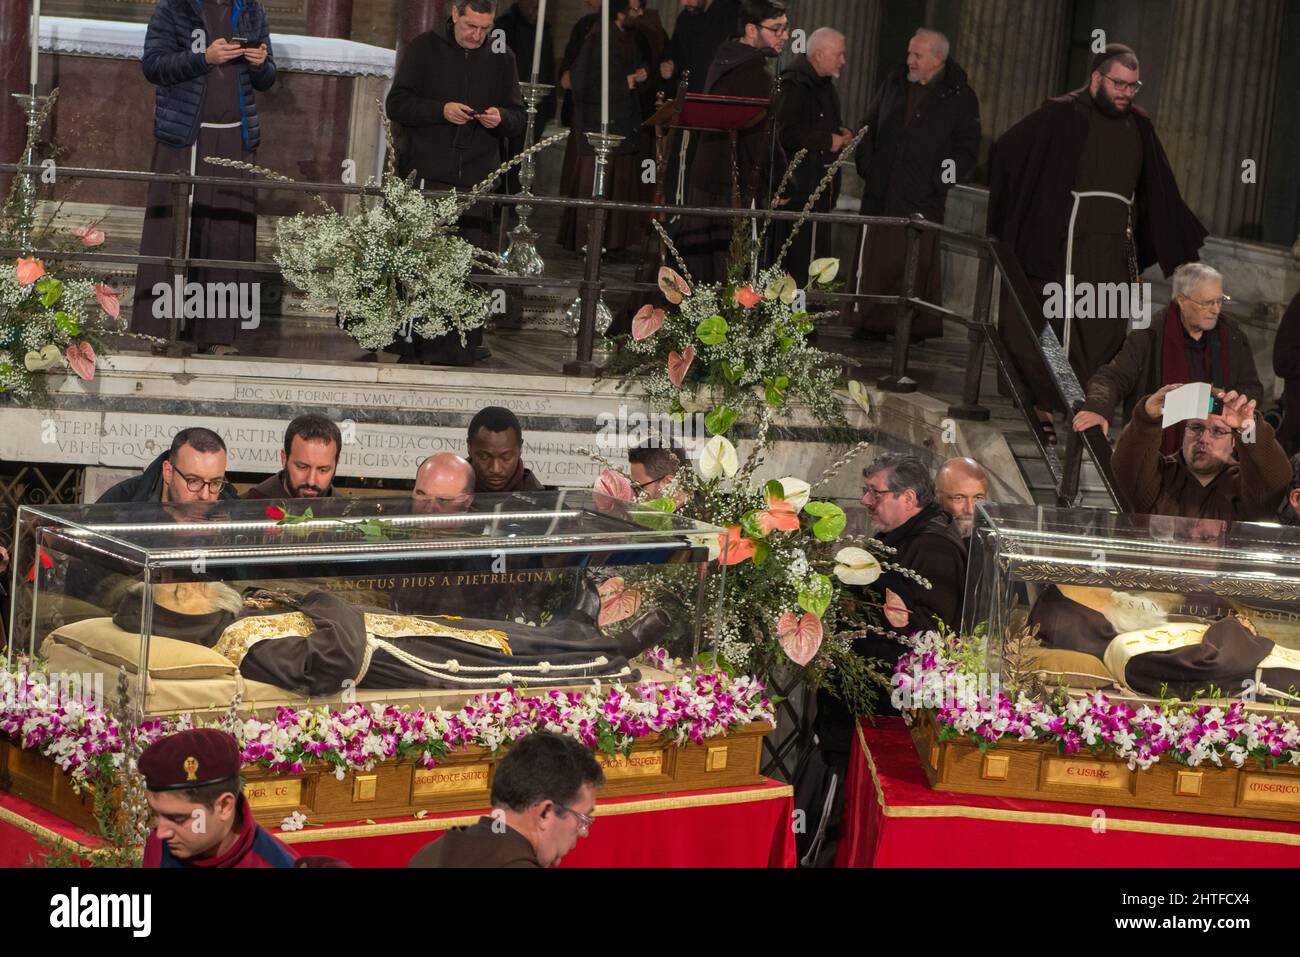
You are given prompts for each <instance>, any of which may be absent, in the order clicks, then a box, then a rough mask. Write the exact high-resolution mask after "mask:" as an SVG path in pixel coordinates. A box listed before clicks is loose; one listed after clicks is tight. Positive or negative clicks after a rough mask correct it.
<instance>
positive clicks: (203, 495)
mask: <svg viewBox="0 0 1300 957" xmlns="http://www.w3.org/2000/svg"><path fill="white" fill-rule="evenodd" d="M238 497H239V496H238V495H236V494H235V487H234V486H233V485H231V484H230V482H228V481H227V480H226V443H225V442H223V441H222V439H221V436H219V435H217V433H215V432H213V431H212V430H211V429H205V428H202V427H201V426H193V427H191V428H188V429H182V430H181V431H179V432H177V433H176V437H175V438H174V439H172V444H171V448H169V449H168V450H167V451H165V452H163V453H162V454H161V455H159V456H158V457H157V458H156V459H154V460H153V462H152V463H151V464H150V465H149V467H148V468H147V469H145V470H144V472H143V473H141V474H140V475H137V476H135V477H134V478H129V479H125V480H123V481H121V482H118V483H117V484H116V485H114V486H113V487H112V488H110V489H109V490H108V491H107V492H105V493H104V494H103V495H101V496H100V497H99V499H98V500H97V504H102V503H105V502H109V503H122V502H172V503H176V504H182V503H185V502H211V501H215V500H217V499H234V498H238Z"/></svg>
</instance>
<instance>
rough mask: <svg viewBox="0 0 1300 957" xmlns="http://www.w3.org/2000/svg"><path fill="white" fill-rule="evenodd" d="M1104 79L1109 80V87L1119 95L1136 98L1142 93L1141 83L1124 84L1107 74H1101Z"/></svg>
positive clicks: (1136, 81)
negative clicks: (1125, 94) (1126, 94)
mask: <svg viewBox="0 0 1300 957" xmlns="http://www.w3.org/2000/svg"><path fill="white" fill-rule="evenodd" d="M1102 77H1103V78H1104V79H1107V80H1110V85H1111V86H1113V87H1114V88H1115V89H1116V90H1117V91H1118V92H1120V93H1128V94H1130V95H1131V96H1137V95H1138V94H1139V93H1141V92H1142V81H1141V80H1134V81H1133V82H1132V83H1125V82H1124V81H1123V80H1117V79H1115V78H1114V77H1113V76H1110V75H1109V74H1106V73H1103V74H1102Z"/></svg>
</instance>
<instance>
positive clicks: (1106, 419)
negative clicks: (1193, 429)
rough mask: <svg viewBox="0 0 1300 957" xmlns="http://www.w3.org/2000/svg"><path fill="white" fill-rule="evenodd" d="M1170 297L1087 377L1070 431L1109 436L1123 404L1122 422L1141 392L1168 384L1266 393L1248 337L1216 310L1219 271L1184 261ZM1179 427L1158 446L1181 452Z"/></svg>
mask: <svg viewBox="0 0 1300 957" xmlns="http://www.w3.org/2000/svg"><path fill="white" fill-rule="evenodd" d="M1173 287H1174V299H1173V302H1171V303H1170V304H1169V306H1168V308H1167V309H1163V310H1161V312H1159V313H1158V314H1157V315H1156V317H1155V319H1153V320H1152V322H1151V328H1149V329H1139V330H1137V331H1135V332H1133V333H1131V334H1130V335H1129V337H1128V339H1127V340H1125V342H1124V347H1123V348H1122V349H1121V350H1120V351H1119V354H1118V355H1117V356H1115V358H1114V359H1112V360H1111V361H1110V362H1108V363H1107V364H1106V365H1104V366H1102V367H1101V368H1100V369H1098V370H1097V372H1096V374H1095V375H1093V377H1092V378H1091V379H1089V380H1088V384H1087V387H1086V388H1087V393H1088V398H1087V401H1086V402H1084V404H1083V408H1082V409H1081V410H1080V411H1079V412H1078V413H1077V414H1076V415H1075V417H1074V430H1075V431H1076V432H1082V431H1083V430H1084V429H1088V428H1091V427H1092V426H1094V425H1099V426H1101V430H1102V432H1103V433H1105V434H1106V435H1108V436H1109V434H1110V417H1111V415H1112V414H1113V413H1114V411H1115V406H1116V405H1119V404H1121V403H1122V404H1123V406H1124V421H1125V422H1127V421H1128V420H1129V419H1130V418H1131V417H1132V415H1133V407H1134V406H1135V405H1136V404H1137V401H1138V399H1139V398H1140V397H1142V396H1145V395H1151V394H1152V393H1153V392H1156V391H1158V390H1159V389H1160V387H1161V386H1165V385H1172V384H1174V383H1187V382H1209V383H1211V384H1212V385H1214V386H1216V387H1218V388H1220V389H1224V390H1228V391H1233V392H1238V393H1240V394H1241V395H1244V396H1247V397H1248V398H1251V399H1254V400H1255V401H1256V402H1259V401H1262V400H1263V398H1264V387H1263V386H1262V385H1260V381H1259V372H1258V371H1257V370H1256V368H1255V356H1254V353H1253V352H1252V351H1251V348H1250V342H1249V341H1248V340H1247V338H1246V334H1245V333H1244V332H1242V331H1241V330H1240V329H1239V328H1238V327H1237V325H1236V324H1235V323H1233V321H1232V320H1231V319H1229V318H1228V317H1227V316H1226V315H1223V314H1222V313H1221V310H1222V308H1223V303H1224V302H1225V301H1226V300H1227V298H1228V297H1227V296H1225V295H1224V294H1223V276H1222V275H1221V274H1220V273H1219V271H1218V270H1217V269H1214V268H1213V267H1210V266H1207V265H1205V264H1204V263H1184V264H1183V265H1181V266H1179V267H1178V268H1177V269H1175V270H1174V276H1173ZM1182 443H1183V429H1182V426H1181V425H1180V426H1178V427H1176V428H1173V429H1169V430H1168V431H1166V433H1165V437H1164V442H1163V446H1162V449H1161V451H1162V452H1163V453H1164V454H1165V455H1170V454H1172V453H1174V452H1175V451H1177V450H1178V449H1180V448H1181V447H1182Z"/></svg>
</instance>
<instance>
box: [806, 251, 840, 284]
mask: <svg viewBox="0 0 1300 957" xmlns="http://www.w3.org/2000/svg"><path fill="white" fill-rule="evenodd" d="M839 274H840V261H839V260H838V259H836V258H835V257H833V256H831V257H828V258H826V259H814V260H813V261H812V262H811V263H810V264H809V265H808V278H809V279H811V280H815V281H816V282H818V283H820V284H821V285H823V286H825V285H826V284H828V283H832V282H834V281H835V277H836V276H838V275H839Z"/></svg>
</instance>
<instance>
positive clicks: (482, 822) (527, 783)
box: [407, 731, 605, 867]
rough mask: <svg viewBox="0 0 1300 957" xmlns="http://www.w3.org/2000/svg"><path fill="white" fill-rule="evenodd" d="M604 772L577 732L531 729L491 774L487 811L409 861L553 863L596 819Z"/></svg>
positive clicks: (506, 864) (479, 864)
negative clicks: (570, 734)
mask: <svg viewBox="0 0 1300 957" xmlns="http://www.w3.org/2000/svg"><path fill="white" fill-rule="evenodd" d="M604 783H605V772H604V771H602V770H601V767H600V762H599V761H597V760H596V758H595V757H594V756H593V755H592V753H591V752H590V751H589V750H588V749H587V748H586V747H585V746H584V745H583V744H582V743H581V742H580V741H577V740H575V739H574V738H570V737H567V736H565V735H561V734H552V733H551V732H549V731H535V732H533V733H532V734H530V735H529V736H528V737H526V738H523V739H521V740H519V741H517V742H515V743H514V744H513V745H511V746H510V750H509V751H507V752H506V756H505V757H504V758H502V759H501V763H500V764H499V765H498V766H497V769H496V774H494V775H493V777H492V814H491V816H489V817H481V818H479V820H478V823H477V824H474V825H471V826H470V827H456V828H452V829H451V830H449V831H448V832H447V833H446V834H445V835H444V836H443V837H442V838H440V839H439V840H437V841H434V842H433V843H431V844H426V845H425V846H424V847H422V848H421V849H420V850H419V851H418V852H417V853H416V855H415V856H414V857H413V858H411V862H410V863H409V864H408V865H407V867H554V866H555V865H556V864H558V863H560V859H561V858H562V857H564V855H565V854H568V853H569V852H570V851H571V850H573V849H574V847H576V846H577V844H578V839H579V838H583V837H586V836H587V833H588V831H589V830H590V828H591V825H592V824H593V823H594V822H595V817H594V812H595V810H596V789H597V788H599V787H601V786H602V785H603V784H604Z"/></svg>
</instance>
